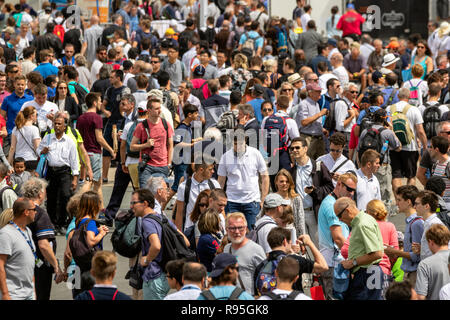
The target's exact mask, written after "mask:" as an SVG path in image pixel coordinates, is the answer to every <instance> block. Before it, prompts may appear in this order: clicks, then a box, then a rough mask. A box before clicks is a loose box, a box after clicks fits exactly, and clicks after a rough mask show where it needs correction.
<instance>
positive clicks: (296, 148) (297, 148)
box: [289, 146, 302, 150]
mask: <svg viewBox="0 0 450 320" xmlns="http://www.w3.org/2000/svg"><path fill="white" fill-rule="evenodd" d="M301 148H302V147H300V146H295V147H290V148H289V149H291V150H300V149H301Z"/></svg>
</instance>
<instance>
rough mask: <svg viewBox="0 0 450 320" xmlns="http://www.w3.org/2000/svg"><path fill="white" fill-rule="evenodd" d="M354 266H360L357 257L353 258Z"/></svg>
mask: <svg viewBox="0 0 450 320" xmlns="http://www.w3.org/2000/svg"><path fill="white" fill-rule="evenodd" d="M353 266H354V267H357V266H358V262H357V261H356V259H353Z"/></svg>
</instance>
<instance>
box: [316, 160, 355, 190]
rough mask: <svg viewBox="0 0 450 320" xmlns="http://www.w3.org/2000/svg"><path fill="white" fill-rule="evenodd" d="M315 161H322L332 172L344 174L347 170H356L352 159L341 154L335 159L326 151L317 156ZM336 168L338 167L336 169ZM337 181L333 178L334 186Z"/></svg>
mask: <svg viewBox="0 0 450 320" xmlns="http://www.w3.org/2000/svg"><path fill="white" fill-rule="evenodd" d="M316 161H322V162H323V164H324V165H325V167H327V169H328V170H329V171H330V173H331V172H333V173H338V174H344V173H346V172H348V171H356V167H355V164H354V163H353V161H351V160H350V159H348V158H347V157H345V156H344V155H343V154H341V155H340V156H339V158H337V159H336V160H334V158H333V157H332V156H331V154H329V153H327V154H324V155H323V156H320V157H319V158H317V160H316ZM339 166H340V168H339ZM336 168H339V169H338V170H336ZM336 183H337V181H336V180H334V179H333V185H334V186H336Z"/></svg>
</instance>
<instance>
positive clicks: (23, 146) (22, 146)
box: [12, 125, 41, 161]
mask: <svg viewBox="0 0 450 320" xmlns="http://www.w3.org/2000/svg"><path fill="white" fill-rule="evenodd" d="M12 135H14V136H15V137H16V150H15V154H14V156H15V157H16V158H19V157H20V158H24V159H25V161H34V160H36V159H37V158H38V156H37V155H36V154H37V153H36V151H35V149H34V143H33V141H34V140H36V139H40V138H41V136H40V135H39V129H38V128H37V127H36V126H33V125H30V126H23V127H22V128H20V129H17V127H14V129H13V131H12Z"/></svg>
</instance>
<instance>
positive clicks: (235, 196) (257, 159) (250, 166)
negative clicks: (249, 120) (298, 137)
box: [217, 125, 269, 230]
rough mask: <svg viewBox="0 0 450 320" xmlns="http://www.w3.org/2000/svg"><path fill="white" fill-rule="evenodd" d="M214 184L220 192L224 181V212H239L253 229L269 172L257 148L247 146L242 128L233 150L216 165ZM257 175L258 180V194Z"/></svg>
mask: <svg viewBox="0 0 450 320" xmlns="http://www.w3.org/2000/svg"><path fill="white" fill-rule="evenodd" d="M217 173H218V177H219V178H218V181H219V184H220V186H221V188H222V189H223V188H224V187H225V179H227V178H228V180H227V197H228V203H227V210H226V211H227V213H231V212H236V211H238V212H242V213H244V215H245V217H246V219H247V225H248V227H249V229H250V230H252V229H253V225H254V224H255V219H256V216H257V215H258V213H259V211H260V208H261V204H262V203H263V202H264V199H265V197H266V195H267V194H268V193H269V175H268V174H269V173H268V170H267V166H266V162H265V161H264V158H263V156H262V155H261V153H260V152H259V151H258V149H256V148H253V147H250V146H247V145H246V142H245V139H244V128H243V126H242V125H238V127H237V130H235V136H234V147H233V149H232V150H229V151H227V152H226V153H225V154H224V155H223V156H222V158H221V159H220V162H219V168H218V171H217ZM259 175H261V177H262V185H261V189H262V190H261V191H260V189H259Z"/></svg>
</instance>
